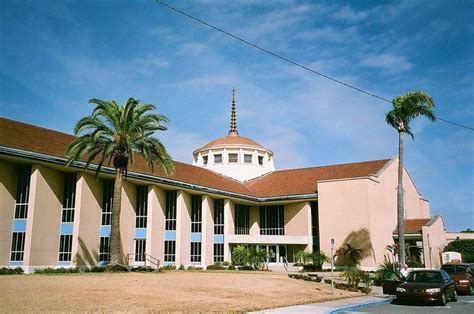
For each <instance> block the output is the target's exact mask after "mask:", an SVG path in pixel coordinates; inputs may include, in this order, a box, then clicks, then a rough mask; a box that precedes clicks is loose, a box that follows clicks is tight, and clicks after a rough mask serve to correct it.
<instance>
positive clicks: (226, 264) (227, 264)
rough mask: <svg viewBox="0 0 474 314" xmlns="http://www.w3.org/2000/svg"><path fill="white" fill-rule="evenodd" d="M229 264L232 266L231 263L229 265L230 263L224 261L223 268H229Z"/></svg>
mask: <svg viewBox="0 0 474 314" xmlns="http://www.w3.org/2000/svg"><path fill="white" fill-rule="evenodd" d="M229 264H230V263H229V262H228V261H224V263H222V266H225V267H227V266H229Z"/></svg>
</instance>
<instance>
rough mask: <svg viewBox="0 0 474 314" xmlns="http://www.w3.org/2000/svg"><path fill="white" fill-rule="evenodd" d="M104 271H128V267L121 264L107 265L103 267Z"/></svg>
mask: <svg viewBox="0 0 474 314" xmlns="http://www.w3.org/2000/svg"><path fill="white" fill-rule="evenodd" d="M104 271H105V272H108V273H126V272H128V268H127V267H125V266H123V265H110V264H109V265H107V266H105V269H104Z"/></svg>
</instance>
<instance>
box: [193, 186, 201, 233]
mask: <svg viewBox="0 0 474 314" xmlns="http://www.w3.org/2000/svg"><path fill="white" fill-rule="evenodd" d="M201 230H202V197H201V195H193V196H192V198H191V232H201Z"/></svg>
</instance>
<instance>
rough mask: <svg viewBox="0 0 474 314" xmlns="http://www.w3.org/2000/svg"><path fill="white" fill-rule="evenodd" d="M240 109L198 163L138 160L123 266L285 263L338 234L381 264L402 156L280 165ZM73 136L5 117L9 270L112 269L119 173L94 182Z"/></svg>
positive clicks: (412, 198) (368, 265)
mask: <svg viewBox="0 0 474 314" xmlns="http://www.w3.org/2000/svg"><path fill="white" fill-rule="evenodd" d="M231 112H232V113H231V123H230V130H229V132H228V134H227V135H226V136H224V137H220V138H218V139H215V140H212V141H210V142H209V143H208V144H206V145H204V146H202V147H200V148H197V149H196V150H194V152H193V154H192V157H193V159H192V164H187V163H181V162H175V163H174V165H175V172H174V174H173V175H171V176H165V175H164V174H163V173H162V172H161V171H160V170H157V169H155V171H154V172H151V171H150V170H149V169H148V168H147V166H146V164H145V163H144V161H143V160H142V159H140V158H136V159H135V161H134V163H133V165H131V167H130V168H129V171H128V175H127V178H126V179H125V180H124V186H123V190H122V206H121V208H122V209H121V237H122V243H121V248H122V253H123V263H125V264H128V265H130V266H140V265H150V263H151V264H152V265H155V264H157V263H158V262H159V264H160V265H169V264H173V265H177V266H179V265H181V264H183V265H185V266H190V265H194V266H200V267H206V266H208V265H211V264H214V263H216V262H224V261H229V262H230V261H231V252H232V250H233V248H234V247H236V246H237V245H240V244H243V245H257V246H258V247H259V249H263V250H265V251H266V252H267V253H268V254H267V262H268V264H269V265H270V266H272V265H282V264H283V263H285V262H286V261H288V262H289V263H292V262H293V261H294V256H295V254H296V252H298V251H301V250H305V251H308V252H311V251H319V250H321V251H323V252H324V253H325V254H326V255H328V256H329V255H330V252H331V239H333V240H334V243H335V247H334V249H337V248H340V247H344V246H345V245H346V244H349V245H351V246H352V247H354V248H358V249H361V250H362V252H363V259H362V261H361V264H360V266H361V267H362V268H363V269H370V270H373V269H375V268H377V267H378V265H379V264H380V263H383V261H384V257H385V256H387V254H388V252H387V250H386V247H387V245H390V244H393V241H394V240H393V236H394V235H393V232H394V230H395V228H396V224H397V221H396V220H397V215H396V212H397V210H396V204H397V202H396V197H397V196H396V187H397V165H398V160H397V158H390V159H380V160H372V161H362V162H354V163H347V164H337V165H326V166H317V167H309V168H298V169H286V170H275V166H274V158H278V156H274V155H273V152H272V151H271V150H270V149H268V148H265V147H264V146H263V145H261V144H259V143H257V142H255V141H254V140H252V139H250V138H247V137H243V136H241V135H240V134H239V132H238V130H237V119H236V104H235V98H234V97H233V100H232V111H231ZM73 139H74V136H72V135H69V134H65V133H61V132H57V131H54V130H50V129H45V128H40V127H37V126H34V125H29V124H25V123H22V122H18V121H12V120H9V119H6V118H0V200H1V202H0V267H5V266H6V267H16V266H21V267H23V268H24V269H25V271H26V272H32V271H34V269H37V268H44V267H92V266H96V265H104V264H106V263H107V262H108V260H109V252H110V222H111V207H112V195H113V188H114V184H113V180H114V169H113V168H111V167H102V169H101V172H100V174H99V176H98V177H96V176H95V168H96V166H95V165H92V166H91V169H86V165H85V163H84V162H76V163H74V165H73V166H70V167H65V164H66V158H65V156H64V152H65V150H66V147H67V146H68V145H69V144H70V143H71V141H72V140H73ZM190 150H191V148H190ZM404 176H405V177H404V182H405V186H404V188H405V208H406V218H407V219H408V220H416V219H418V220H420V219H421V220H420V221H424V222H425V223H427V222H428V221H429V220H430V207H429V202H428V201H427V200H426V199H424V198H423V197H422V195H421V194H420V192H419V191H418V189H417V187H416V186H415V184H414V182H413V181H412V179H411V178H410V176H409V175H408V173H407V172H406V171H405V173H404ZM438 225H439V224H433V226H438ZM420 228H421V227H420ZM427 228H428V227H427ZM436 228H438V227H436ZM420 230H421V229H420ZM434 233H436V232H434ZM444 240H445V239H444ZM436 241H439V242H441V241H443V239H441V238H440V239H438V238H437V237H436V236H433V235H432V236H431V245H432V246H433V247H435V245H436V244H437V243H435V242H436ZM415 245H420V244H415ZM440 245H441V244H440ZM430 251H431V250H430ZM432 254H437V253H436V252H433V253H432ZM336 265H337V260H336ZM325 267H328V265H325Z"/></svg>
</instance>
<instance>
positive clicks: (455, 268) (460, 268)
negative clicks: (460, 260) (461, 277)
mask: <svg viewBox="0 0 474 314" xmlns="http://www.w3.org/2000/svg"><path fill="white" fill-rule="evenodd" d="M468 268H469V267H468V266H466V265H444V266H443V267H441V269H442V270H444V271H445V272H447V273H448V274H455V273H465V272H467V270H468Z"/></svg>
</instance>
